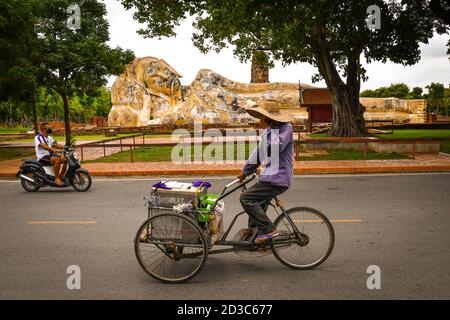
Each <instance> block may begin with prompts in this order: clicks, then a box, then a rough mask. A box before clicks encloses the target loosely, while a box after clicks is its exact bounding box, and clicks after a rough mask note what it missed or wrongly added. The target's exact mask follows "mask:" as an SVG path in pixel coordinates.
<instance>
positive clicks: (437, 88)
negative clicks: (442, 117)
mask: <svg viewBox="0 0 450 320" xmlns="http://www.w3.org/2000/svg"><path fill="white" fill-rule="evenodd" d="M426 88H427V89H428V94H427V99H428V106H429V108H430V110H431V111H433V112H435V113H437V114H440V113H441V111H443V110H445V109H446V108H445V105H444V97H445V87H444V85H443V84H442V83H434V82H432V83H431V84H430V85H428V86H426Z"/></svg>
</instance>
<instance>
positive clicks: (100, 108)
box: [0, 87, 111, 127]
mask: <svg viewBox="0 0 450 320" xmlns="http://www.w3.org/2000/svg"><path fill="white" fill-rule="evenodd" d="M68 101H69V105H70V109H69V116H70V120H71V121H72V122H78V123H86V122H88V121H89V119H90V118H92V117H107V116H108V113H109V111H110V109H111V93H110V91H109V89H108V88H106V87H102V88H100V89H99V90H98V92H97V94H96V95H89V96H88V95H86V94H83V95H77V94H74V95H73V96H71V97H69V99H68ZM36 111H37V116H38V118H39V120H40V121H64V104H63V100H62V98H61V96H60V95H59V94H57V93H56V92H55V91H54V90H52V89H47V88H45V87H40V88H38V89H37V90H36ZM33 120H34V119H33V110H32V107H31V105H30V103H29V102H28V101H17V100H14V99H8V100H6V101H0V124H1V125H2V126H7V127H13V126H22V127H32V126H33Z"/></svg>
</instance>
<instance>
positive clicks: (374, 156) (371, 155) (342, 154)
mask: <svg viewBox="0 0 450 320" xmlns="http://www.w3.org/2000/svg"><path fill="white" fill-rule="evenodd" d="M327 152H328V154H324V155H316V156H314V157H302V156H301V154H300V160H301V161H310V160H364V151H362V150H344V149H339V150H327ZM366 159H367V160H391V159H410V157H409V156H407V155H403V154H399V153H378V152H373V151H367V158H366Z"/></svg>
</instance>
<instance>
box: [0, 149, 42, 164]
mask: <svg viewBox="0 0 450 320" xmlns="http://www.w3.org/2000/svg"><path fill="white" fill-rule="evenodd" d="M29 157H34V148H0V161H5V160H13V159H22V158H29Z"/></svg>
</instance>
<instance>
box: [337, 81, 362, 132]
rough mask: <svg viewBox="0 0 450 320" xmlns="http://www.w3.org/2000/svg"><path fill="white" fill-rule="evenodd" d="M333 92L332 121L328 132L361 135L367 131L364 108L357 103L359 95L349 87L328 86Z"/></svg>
mask: <svg viewBox="0 0 450 320" xmlns="http://www.w3.org/2000/svg"><path fill="white" fill-rule="evenodd" d="M330 89H331V91H332V93H333V122H332V124H331V129H330V134H331V135H332V136H336V137H361V136H366V135H367V134H368V131H367V129H366V126H365V121H364V111H365V108H364V106H363V105H362V104H360V103H359V95H358V94H356V95H355V93H353V94H352V93H350V92H349V91H354V90H349V88H348V87H347V86H346V85H345V86H343V87H341V88H340V87H337V88H330Z"/></svg>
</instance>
